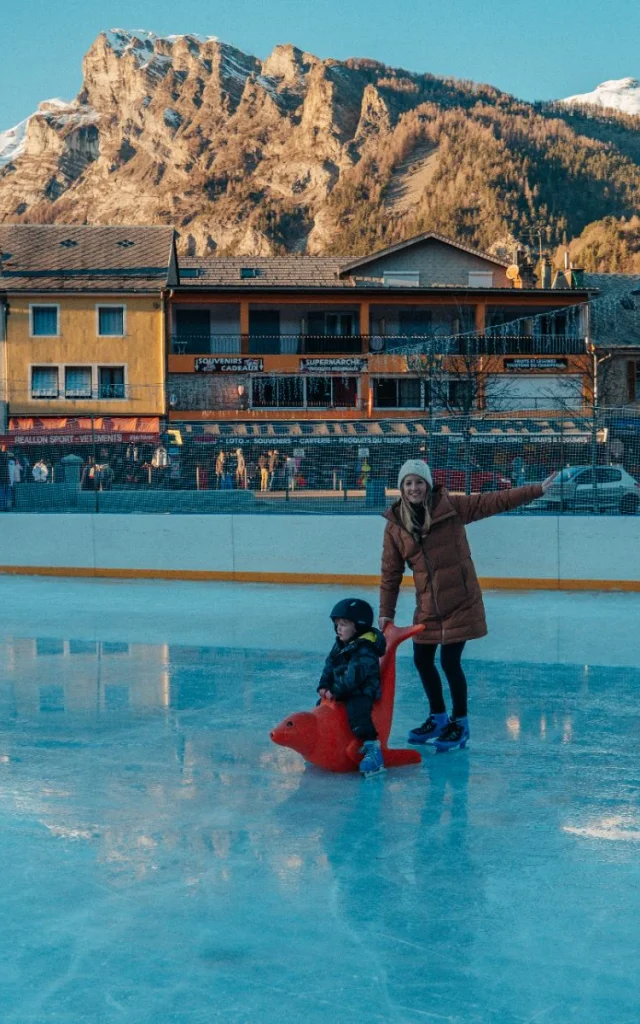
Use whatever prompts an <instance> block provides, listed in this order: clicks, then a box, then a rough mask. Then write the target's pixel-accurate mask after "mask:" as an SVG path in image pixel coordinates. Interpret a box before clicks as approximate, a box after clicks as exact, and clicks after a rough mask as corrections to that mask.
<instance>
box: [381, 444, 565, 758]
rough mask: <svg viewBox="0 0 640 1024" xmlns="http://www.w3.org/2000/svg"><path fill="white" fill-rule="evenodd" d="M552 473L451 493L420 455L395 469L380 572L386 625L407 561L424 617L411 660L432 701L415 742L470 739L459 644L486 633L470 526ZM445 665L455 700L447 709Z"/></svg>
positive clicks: (454, 743)
mask: <svg viewBox="0 0 640 1024" xmlns="http://www.w3.org/2000/svg"><path fill="white" fill-rule="evenodd" d="M552 481H553V477H549V478H548V479H547V480H545V482H544V483H543V484H531V485H528V486H525V487H513V488H511V489H510V490H505V491H489V492H487V493H483V494H470V495H465V494H449V492H448V491H447V490H446V489H445V488H444V487H440V486H435V487H434V485H433V479H432V476H431V470H430V469H429V466H428V465H427V463H426V462H424V461H423V460H422V459H409V461H407V462H405V463H404V465H403V466H402V467H401V468H400V472H399V473H398V490H399V491H400V499H399V501H397V502H396V503H395V504H394V505H392V507H391V508H390V509H388V511H386V512H384V513H383V515H384V517H385V519H386V520H387V525H386V528H385V532H384V542H383V550H382V570H381V579H380V619H379V622H378V625H379V627H380V629H381V630H384V627H385V625H386V623H387V622H393V619H394V615H395V610H396V602H397V599H398V591H399V589H400V584H401V582H402V577H403V575H404V567H405V563H407V564H408V565H409V566H410V567H411V570H412V572H413V579H414V583H415V588H416V610H415V614H414V617H413V621H414V623H423V624H424V627H425V628H424V631H423V632H422V633H419V634H418V635H417V636H416V638H415V640H414V644H413V655H414V663H415V666H416V668H417V670H418V673H419V675H420V679H421V680H422V685H423V687H424V691H425V693H426V695H427V699H428V701H429V716H428V718H427V720H426V721H425V722H423V724H422V725H420V726H417V727H416V728H415V729H412V730H411V732H410V733H409V742H410V743H429V742H432V741H433V742H435V744H436V747H437V748H438V750H449V749H452V748H454V747H464V746H465V745H466V743H467V741H468V739H469V735H470V733H469V720H468V717H467V680H466V677H465V674H464V671H463V669H462V665H461V658H462V651H463V649H464V646H465V644H466V642H467V641H468V640H475V639H478V638H479V637H482V636H485V635H486V633H487V622H486V617H485V610H484V603H483V600H482V591H481V589H480V584H479V582H478V578H477V576H476V572H475V568H474V565H473V562H472V560H471V551H470V549H469V542H468V540H467V532H466V530H465V525H466V524H467V523H475V522H476V521H477V520H478V519H486V518H487V517H488V516H493V515H497V514H498V513H500V512H507V511H509V510H510V509H514V508H518V507H519V506H520V505H527V504H528V503H529V502H530V501H533V500H534V498H539V497H541V495H542V494H544V492H545V491H546V490H548V488H549V487H550V486H551V483H552ZM439 645H440V664H441V665H442V669H443V671H444V674H445V676H446V678H447V682H448V684H449V690H450V691H451V699H452V702H453V708H452V714H451V717H449V716H448V715H447V712H446V707H445V701H444V695H443V690H442V680H441V678H440V674H439V672H438V669H437V668H436V665H435V657H436V651H437V649H438V646H439Z"/></svg>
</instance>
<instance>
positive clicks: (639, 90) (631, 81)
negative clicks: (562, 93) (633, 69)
mask: <svg viewBox="0 0 640 1024" xmlns="http://www.w3.org/2000/svg"><path fill="white" fill-rule="evenodd" d="M560 103H567V104H571V105H573V104H583V103H588V104H590V105H592V106H595V107H610V108H611V109H613V110H620V111H622V113H623V114H640V81H638V79H637V78H614V79H611V81H609V82H602V83H601V84H600V85H599V86H598V87H597V88H596V89H594V90H593V92H585V93H581V94H580V95H578V96H568V97H567V99H565V100H560Z"/></svg>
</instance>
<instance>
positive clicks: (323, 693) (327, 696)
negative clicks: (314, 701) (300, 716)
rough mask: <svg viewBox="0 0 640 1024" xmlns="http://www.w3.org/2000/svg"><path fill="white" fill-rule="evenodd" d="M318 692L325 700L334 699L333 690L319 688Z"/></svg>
mask: <svg viewBox="0 0 640 1024" xmlns="http://www.w3.org/2000/svg"><path fill="white" fill-rule="evenodd" d="M318 693H319V694H320V696H321V697H322V699H323V700H333V694H332V692H331V690H318Z"/></svg>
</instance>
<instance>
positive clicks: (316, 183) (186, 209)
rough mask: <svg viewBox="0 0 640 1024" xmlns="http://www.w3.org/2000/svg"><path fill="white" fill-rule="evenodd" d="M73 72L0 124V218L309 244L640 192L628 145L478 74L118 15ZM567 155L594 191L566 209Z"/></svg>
mask: <svg viewBox="0 0 640 1024" xmlns="http://www.w3.org/2000/svg"><path fill="white" fill-rule="evenodd" d="M83 72H84V79H83V87H82V90H81V92H80V93H79V95H78V97H77V98H76V100H75V101H73V102H71V103H63V102H62V101H60V100H54V101H49V102H47V103H43V104H41V105H40V108H39V109H38V111H37V112H36V113H35V114H34V115H32V117H30V118H29V119H28V120H27V121H26V122H24V123H23V124H22V125H19V126H17V127H16V129H13V130H12V132H8V133H4V134H3V135H0V220H4V221H26V222H32V223H34V222H35V223H43V222H44V223H46V222H53V221H55V222H61V221H62V222H64V221H69V222H76V223H77V222H79V223H82V222H86V223H112V224H117V223H149V224H154V223H155V224H157V223H171V224H174V225H175V226H176V228H177V229H178V231H179V233H180V247H181V248H182V249H183V251H188V252H198V253H206V252H209V253H211V252H221V253H256V254H268V253H271V252H274V251H289V252H302V251H306V252H311V253H319V252H326V251H336V250H340V249H342V250H343V251H358V250H360V251H362V250H364V249H366V248H370V247H371V245H373V244H384V243H385V242H391V241H394V240H396V239H397V238H399V237H403V236H406V235H408V234H410V233H411V232H413V231H415V230H421V229H425V228H427V227H432V228H434V229H437V230H443V231H446V232H447V233H450V234H457V235H459V236H462V237H465V238H466V239H467V240H469V241H472V242H475V244H481V245H488V244H490V242H491V241H493V240H495V239H496V238H501V239H503V240H505V242H506V244H509V243H510V241H511V240H512V239H513V238H514V237H516V236H520V237H521V236H522V234H523V232H526V230H527V229H528V227H530V226H532V225H534V224H535V222H536V219H538V220H539V219H540V217H541V216H542V217H544V216H546V217H547V227H548V233H549V237H548V241H549V243H550V244H552V243H554V242H558V241H560V240H561V237H560V236H561V234H562V232H563V231H564V232H566V231H567V230H568V229H569V231H570V234H575V233H578V232H579V231H580V230H582V229H583V228H584V227H585V225H586V224H587V223H588V222H589V220H590V219H595V218H596V217H603V216H621V215H626V214H627V212H628V211H629V212H632V209H633V205H634V203H636V204H637V200H638V196H640V166H639V163H638V160H637V158H636V157H635V151H634V152H620V153H619V152H618V151H616V152H615V153H614V154H612V153H611V145H610V144H609V143H608V142H607V140H606V139H602V138H599V137H597V136H594V132H593V130H590V131H587V130H585V132H584V134H582V129H581V127H580V126H579V125H575V124H572V125H571V126H569V125H568V122H567V120H566V119H565V120H563V116H564V115H563V113H562V111H559V110H557V109H556V110H554V111H549V112H545V111H542V110H535V109H534V108H533V107H531V106H530V105H528V104H523V103H519V102H517V101H515V100H512V98H510V97H506V96H505V95H504V94H501V93H499V92H498V91H497V90H494V89H491V88H490V87H488V86H487V87H479V86H474V85H473V84H472V83H456V82H452V81H448V80H442V79H436V78H433V77H432V76H429V75H416V74H411V73H409V72H406V71H402V70H394V69H391V68H388V67H386V66H384V65H382V64H379V63H376V62H374V61H368V60H349V61H346V62H339V61H334V60H320V59H318V58H317V57H314V56H313V55H311V54H308V53H303V52H302V51H301V50H298V49H296V47H294V46H290V45H287V46H278V47H276V49H275V50H274V51H273V53H272V54H271V55H270V56H269V57H268V58H267V59H266V60H265V61H260V60H258V59H257V58H256V57H252V56H250V55H247V54H245V53H242V52H241V51H240V50H238V49H236V48H234V47H232V46H229V45H227V44H225V43H222V42H220V41H218V40H217V39H215V38H213V37H207V38H205V37H197V36H192V35H184V36H170V37H168V38H160V37H157V36H155V35H153V34H152V33H150V32H125V31H122V30H113V31H110V32H103V33H101V34H100V35H99V36H98V38H97V39H96V41H95V42H94V44H93V45H92V47H91V49H90V50H89V51H88V53H87V55H86V57H85V59H84V66H83ZM573 116H574V120H575V115H573ZM585 124H586V122H585ZM619 130H622V129H619ZM624 130H625V131H627V132H631V133H632V132H633V131H637V129H636V128H635V127H634V126H631V127H629V126H628V125H627V126H625V129H624ZM527 132H530V137H529V138H527ZM536 139H537V141H535V140H536ZM559 139H560V141H563V142H564V144H565V149H566V153H567V154H568V156H567V158H566V159H564V162H563V156H562V153H559V151H558V140H559ZM547 142H548V143H549V145H548V146H547ZM545 147H546V148H545ZM476 148H477V149H478V152H479V153H480V154H481V158H480V159H479V160H478V159H476V158H475V157H473V156H470V154H473V153H474V151H475V149H476ZM552 148H553V160H554V169H553V174H555V175H556V178H557V182H558V189H559V191H558V195H559V197H560V198H558V196H556V198H555V200H554V199H553V198H552V194H553V191H554V181H553V179H552V177H550V173H549V166H546V165H545V160H546V152H547V149H549V151H550V152H551V149H552ZM530 151H531V152H530ZM532 154H533V158H532ZM576 154H577V155H576ZM550 159H551V158H550ZM611 159H615V161H616V168H615V174H613V172H612V168H611V167H610V166H609V164H610V162H611ZM577 160H579V162H580V164H581V170H580V173H581V174H582V176H583V177H585V176H586V178H589V176H590V175H591V178H593V179H594V180H595V184H594V183H593V182H591V185H590V191H589V196H590V203H591V206H594V204H595V208H594V210H593V211H592V210H591V209H590V208H589V209H587V208H586V205H585V201H584V196H583V195H581V198H580V203H579V204H577V205H579V206H580V211H579V213H578V214H574V213H573V212H572V211H571V210H567V209H565V207H566V206H567V204H568V201H567V200H566V199H565V198H563V197H564V192H563V189H565V185H566V186H567V187H568V184H569V183H570V179H571V175H572V174H574V171H572V170H571V165H572V164H573V163H575V161H577ZM423 161H424V166H422V162H423ZM607 161H609V163H608V162H607ZM497 167H498V170H497V169H496V168H497ZM574 176H575V174H574ZM612 176H613V179H614V180H613V182H612ZM545 189H546V192H545ZM594 196H595V199H594ZM550 197H551V198H550ZM563 204H564V205H563ZM569 205H570V203H569ZM574 222H575V223H574Z"/></svg>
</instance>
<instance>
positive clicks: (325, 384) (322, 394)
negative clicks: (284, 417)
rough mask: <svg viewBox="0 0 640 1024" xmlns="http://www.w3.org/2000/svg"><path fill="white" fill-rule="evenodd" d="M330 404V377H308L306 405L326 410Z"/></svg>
mask: <svg viewBox="0 0 640 1024" xmlns="http://www.w3.org/2000/svg"><path fill="white" fill-rule="evenodd" d="M331 404H332V402H331V377H309V379H308V381H307V405H310V406H313V407H315V408H317V409H327V408H329V406H330V405H331Z"/></svg>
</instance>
